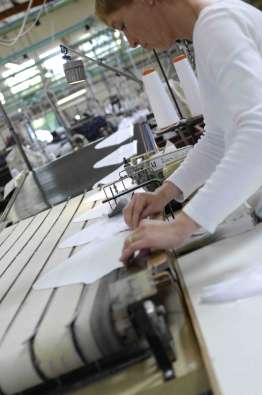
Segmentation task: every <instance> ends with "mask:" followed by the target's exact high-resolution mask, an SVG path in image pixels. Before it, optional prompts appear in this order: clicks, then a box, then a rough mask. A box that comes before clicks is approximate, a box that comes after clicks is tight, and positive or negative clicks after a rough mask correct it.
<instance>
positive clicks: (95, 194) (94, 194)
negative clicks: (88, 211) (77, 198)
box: [84, 191, 106, 203]
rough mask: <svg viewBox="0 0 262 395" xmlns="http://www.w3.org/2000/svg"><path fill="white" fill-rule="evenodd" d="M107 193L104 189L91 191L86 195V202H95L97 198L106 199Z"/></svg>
mask: <svg viewBox="0 0 262 395" xmlns="http://www.w3.org/2000/svg"><path fill="white" fill-rule="evenodd" d="M105 198H106V197H105V194H104V192H103V191H90V192H89V193H88V194H87V196H86V197H85V200H84V203H93V202H96V201H97V200H103V199H105Z"/></svg>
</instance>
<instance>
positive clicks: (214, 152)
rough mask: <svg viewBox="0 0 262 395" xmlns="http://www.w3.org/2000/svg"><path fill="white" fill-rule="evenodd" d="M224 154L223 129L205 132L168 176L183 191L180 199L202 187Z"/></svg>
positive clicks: (182, 199)
mask: <svg viewBox="0 0 262 395" xmlns="http://www.w3.org/2000/svg"><path fill="white" fill-rule="evenodd" d="M223 154H224V140H223V133H221V131H214V130H212V131H210V130H208V126H207V127H206V131H205V134H204V135H203V136H202V137H201V138H200V139H199V141H198V142H197V144H196V145H195V146H194V147H193V149H192V150H191V151H190V152H189V154H188V155H187V157H186V159H185V160H184V162H183V163H182V164H181V166H180V167H179V168H178V169H177V170H176V171H175V172H174V173H173V174H172V175H171V176H170V177H169V178H168V180H167V181H170V182H172V183H174V184H175V185H176V186H177V187H178V188H179V189H180V190H181V191H182V193H183V196H182V197H181V198H180V199H179V201H184V200H185V199H187V198H188V197H189V196H190V195H191V194H192V193H193V192H195V191H196V190H197V189H198V188H199V187H201V186H202V185H203V184H204V183H205V182H206V180H207V179H208V178H209V177H210V175H211V174H212V172H213V171H214V170H215V168H216V166H217V164H218V163H219V162H220V160H221V158H222V157H223Z"/></svg>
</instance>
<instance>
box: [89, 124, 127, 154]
mask: <svg viewBox="0 0 262 395" xmlns="http://www.w3.org/2000/svg"><path fill="white" fill-rule="evenodd" d="M133 136H134V127H133V125H129V126H127V127H125V128H121V129H118V130H117V131H116V132H115V133H113V134H111V135H110V136H108V137H106V138H105V139H104V140H102V141H100V142H99V143H98V144H97V145H96V146H95V149H101V148H105V147H111V146H112V145H119V144H121V143H123V142H124V141H125V140H127V139H130V138H132V137H133Z"/></svg>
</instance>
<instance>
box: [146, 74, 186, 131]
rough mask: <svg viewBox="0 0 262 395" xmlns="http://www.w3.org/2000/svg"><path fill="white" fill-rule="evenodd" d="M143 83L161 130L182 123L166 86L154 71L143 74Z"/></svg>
mask: <svg viewBox="0 0 262 395" xmlns="http://www.w3.org/2000/svg"><path fill="white" fill-rule="evenodd" d="M143 83H144V87H145V92H146V95H147V97H148V100H149V103H150V106H151V108H152V111H153V113H154V115H155V118H156V122H157V125H158V127H159V129H164V128H167V127H168V126H170V125H173V124H174V123H177V122H179V121H180V119H179V117H178V115H177V112H176V109H175V106H174V104H173V103H172V101H171V99H170V97H169V96H168V94H167V91H166V89H165V86H164V84H163V83H162V81H161V79H160V77H159V75H158V73H157V72H156V71H155V70H154V69H147V70H145V71H144V72H143Z"/></svg>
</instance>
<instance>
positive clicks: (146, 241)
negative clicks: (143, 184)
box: [120, 213, 199, 263]
mask: <svg viewBox="0 0 262 395" xmlns="http://www.w3.org/2000/svg"><path fill="white" fill-rule="evenodd" d="M198 228H199V225H198V224H196V223H195V222H194V221H193V220H192V219H191V218H190V217H189V216H187V215H186V214H185V213H181V214H179V215H178V216H177V217H176V219H175V221H173V222H163V221H153V220H144V221H142V222H141V223H140V225H139V226H138V227H137V228H136V230H135V231H134V232H133V233H132V234H131V235H130V236H129V237H128V238H127V239H126V241H125V243H124V247H123V251H122V256H121V258H120V260H121V261H122V262H124V263H127V261H128V259H129V258H130V257H132V256H133V254H134V253H135V252H136V251H140V250H144V249H150V248H154V249H159V250H167V249H169V248H173V249H175V248H178V247H180V246H181V245H183V243H184V242H185V241H186V239H188V238H189V237H190V236H191V235H192V233H194V232H195V231H196V230H197V229H198Z"/></svg>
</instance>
